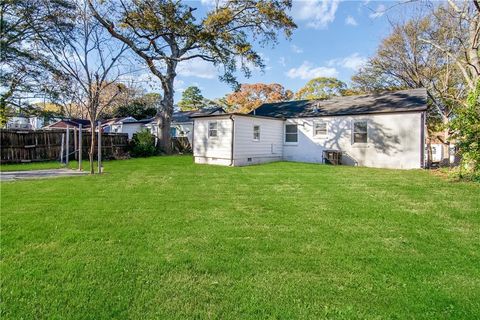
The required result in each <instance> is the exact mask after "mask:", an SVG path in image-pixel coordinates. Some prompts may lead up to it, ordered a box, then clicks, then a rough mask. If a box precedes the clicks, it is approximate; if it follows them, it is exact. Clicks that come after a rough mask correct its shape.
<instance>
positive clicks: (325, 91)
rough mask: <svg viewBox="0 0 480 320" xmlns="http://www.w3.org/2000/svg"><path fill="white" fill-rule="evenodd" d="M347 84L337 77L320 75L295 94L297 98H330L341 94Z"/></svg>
mask: <svg viewBox="0 0 480 320" xmlns="http://www.w3.org/2000/svg"><path fill="white" fill-rule="evenodd" d="M346 89H347V85H346V84H345V83H344V82H342V81H340V80H338V79H335V78H325V77H319V78H315V79H312V80H310V81H308V82H307V84H306V85H305V86H304V87H303V88H301V89H300V90H298V92H297V93H296V94H295V99H297V100H304V99H307V100H310V99H328V98H331V97H334V96H341V95H342V92H343V91H344V90H346Z"/></svg>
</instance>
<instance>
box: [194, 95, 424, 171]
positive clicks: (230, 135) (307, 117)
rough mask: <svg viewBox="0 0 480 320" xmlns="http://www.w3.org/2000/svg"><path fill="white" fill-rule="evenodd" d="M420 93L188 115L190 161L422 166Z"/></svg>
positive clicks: (295, 103) (342, 98) (270, 104)
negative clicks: (333, 156) (329, 158)
mask: <svg viewBox="0 0 480 320" xmlns="http://www.w3.org/2000/svg"><path fill="white" fill-rule="evenodd" d="M426 110H427V103H426V91H425V90H424V89H414V90H403V91H396V92H386V93H381V94H371V95H361V96H349V97H338V98H333V99H330V100H301V101H288V102H281V103H269V104H263V105H262V106H260V107H259V108H257V109H256V110H254V111H253V112H252V113H251V114H221V115H197V116H194V117H193V118H194V138H193V141H194V142H193V155H194V157H195V162H196V163H209V164H220V165H230V166H242V165H248V164H254V163H263V162H270V161H279V160H286V161H299V162H314V163H323V162H324V161H325V159H324V151H326V150H329V151H334V152H337V153H339V154H341V163H342V164H347V165H358V166H367V167H381V168H399V169H415V168H422V167H423V166H424V158H425V157H424V149H425V112H426Z"/></svg>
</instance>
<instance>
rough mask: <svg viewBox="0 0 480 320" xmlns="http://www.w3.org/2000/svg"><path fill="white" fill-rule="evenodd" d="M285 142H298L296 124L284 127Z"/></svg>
mask: <svg viewBox="0 0 480 320" xmlns="http://www.w3.org/2000/svg"><path fill="white" fill-rule="evenodd" d="M285 142H286V143H295V142H298V127H297V125H296V124H286V125H285Z"/></svg>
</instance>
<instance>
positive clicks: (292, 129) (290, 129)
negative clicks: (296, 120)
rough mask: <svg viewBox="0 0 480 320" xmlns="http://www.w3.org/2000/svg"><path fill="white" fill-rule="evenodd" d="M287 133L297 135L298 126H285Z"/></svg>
mask: <svg viewBox="0 0 480 320" xmlns="http://www.w3.org/2000/svg"><path fill="white" fill-rule="evenodd" d="M285 132H286V133H297V125H296V124H287V125H286V126H285Z"/></svg>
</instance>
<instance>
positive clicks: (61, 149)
mask: <svg viewBox="0 0 480 320" xmlns="http://www.w3.org/2000/svg"><path fill="white" fill-rule="evenodd" d="M64 140H65V133H62V143H61V144H60V163H61V164H63V142H64Z"/></svg>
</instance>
